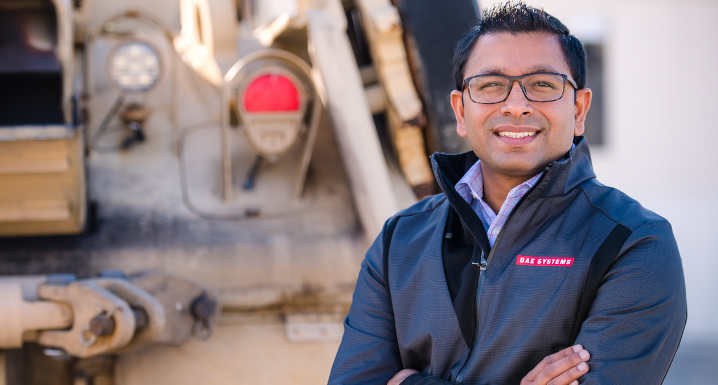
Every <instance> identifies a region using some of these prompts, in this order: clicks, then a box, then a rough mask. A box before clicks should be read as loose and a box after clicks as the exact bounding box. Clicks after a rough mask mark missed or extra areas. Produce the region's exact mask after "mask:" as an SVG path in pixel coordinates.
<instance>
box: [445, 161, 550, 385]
mask: <svg viewBox="0 0 718 385" xmlns="http://www.w3.org/2000/svg"><path fill="white" fill-rule="evenodd" d="M553 163H554V162H551V163H549V164H548V166H546V171H545V172H544V173H543V174H541V176H540V177H539V179H538V180H537V181H536V184H534V185H533V187H531V189H529V191H527V192H526V194H524V196H522V197H521V199H519V201H518V203H516V206H514V209H513V210H511V214H509V216H508V218H506V222H505V223H504V226H503V227H502V228H501V231H500V232H499V235H498V236H497V237H496V242H494V247H492V248H491V251H490V252H489V256H488V258H486V259H484V251H483V250H481V261H480V262H479V263H475V262H472V264H473V265H478V266H479V281H478V283H477V285H476V301H475V302H474V317H475V318H476V324H475V325H476V326H475V329H476V332H475V333H474V339H473V343H472V344H471V349H470V350H469V356H468V357H467V358H466V361H464V365H463V366H461V370H459V375H458V376H456V382H457V383H461V381H462V380H463V379H464V374H465V373H466V369H467V368H468V366H469V362H470V361H471V358H472V357H473V356H474V351H475V350H476V343H477V342H478V339H479V305H480V302H479V301H481V289H482V287H483V286H484V276H485V275H486V269H487V268H488V267H489V262H490V261H491V257H492V256H493V255H494V250H496V244H498V243H499V241H500V240H501V238H502V237H503V235H504V230H505V229H506V227H507V226H508V225H509V221H511V218H513V216H514V213H515V212H516V211H518V209H519V207H520V206H521V204H522V203H523V202H524V200H526V197H528V196H529V194H530V193H531V192H532V191H533V190H534V189H535V188H536V187H537V186H538V185H539V184H541V181H542V180H543V178H544V177H545V176H546V174H547V173H548V171H549V170H550V169H551V166H553Z"/></svg>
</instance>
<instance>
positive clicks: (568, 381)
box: [387, 345, 591, 385]
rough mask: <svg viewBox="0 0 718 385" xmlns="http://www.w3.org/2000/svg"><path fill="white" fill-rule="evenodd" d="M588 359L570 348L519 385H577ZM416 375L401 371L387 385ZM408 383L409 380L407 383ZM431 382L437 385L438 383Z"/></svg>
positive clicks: (576, 348) (578, 348) (577, 347)
mask: <svg viewBox="0 0 718 385" xmlns="http://www.w3.org/2000/svg"><path fill="white" fill-rule="evenodd" d="M590 358H591V355H590V354H589V353H588V351H587V350H585V349H584V348H583V347H582V346H581V345H574V346H570V347H568V348H566V349H563V350H561V351H560V352H558V353H554V354H552V355H550V356H547V357H546V358H544V359H543V360H541V362H540V363H539V364H538V365H536V367H535V368H533V370H531V371H530V372H529V374H527V375H526V377H524V378H523V380H521V385H578V379H579V378H580V377H581V376H583V375H584V374H586V372H588V364H586V361H588V360H589V359H590ZM418 373H419V372H418V371H416V370H414V369H403V370H401V371H400V372H399V373H397V374H396V375H394V377H392V378H391V380H389V382H388V383H387V385H400V384H402V383H404V380H406V379H407V378H409V377H411V376H412V375H413V374H417V376H415V378H417V379H418V378H419V376H418ZM423 378H424V377H421V379H423ZM409 381H411V379H410V380H408V381H407V383H408V382H409ZM412 382H414V381H412ZM427 382H429V381H427ZM433 382H436V383H439V381H433ZM442 382H443V381H442ZM404 385H407V384H406V383H404ZM422 385H423V384H422ZM427 385H428V384H427Z"/></svg>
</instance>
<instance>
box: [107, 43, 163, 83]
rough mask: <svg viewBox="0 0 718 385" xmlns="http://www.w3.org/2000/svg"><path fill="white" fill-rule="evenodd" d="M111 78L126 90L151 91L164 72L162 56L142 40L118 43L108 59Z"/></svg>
mask: <svg viewBox="0 0 718 385" xmlns="http://www.w3.org/2000/svg"><path fill="white" fill-rule="evenodd" d="M108 72H109V75H110V79H112V82H113V83H115V85H116V86H117V87H119V88H120V89H121V90H122V91H125V92H144V91H149V90H150V89H151V88H152V87H154V86H155V84H157V81H158V80H159V78H160V73H161V72H162V63H161V61H160V56H159V55H158V54H157V51H155V49H154V48H152V46H150V45H149V44H147V43H144V42H140V41H128V42H124V43H122V44H120V45H118V46H117V47H116V48H115V50H114V51H113V52H112V53H111V54H110V58H109V60H108Z"/></svg>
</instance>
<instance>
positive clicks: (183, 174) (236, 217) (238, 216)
mask: <svg viewBox="0 0 718 385" xmlns="http://www.w3.org/2000/svg"><path fill="white" fill-rule="evenodd" d="M210 124H212V125H219V122H217V121H209V122H202V123H197V124H193V125H191V126H189V127H187V128H185V129H184V130H182V132H181V133H180V136H179V138H178V141H179V146H178V147H179V149H178V150H179V173H180V187H181V191H182V203H184V205H185V207H186V208H187V210H189V211H190V212H191V213H192V214H194V215H196V216H198V217H200V218H203V219H209V220H218V221H241V220H247V219H278V218H286V217H290V216H295V215H298V214H301V213H304V212H306V211H309V210H310V209H311V208H312V207H314V205H315V204H316V203H317V191H316V189H315V188H314V187H313V184H312V183H306V184H305V185H306V186H307V190H308V192H309V196H310V198H309V203H308V204H307V205H306V206H304V207H301V208H298V209H295V210H289V211H285V212H283V213H261V212H260V213H248V212H247V211H245V212H242V213H237V212H235V213H228V214H221V213H209V212H205V211H202V210H200V209H199V208H197V207H195V206H194V205H193V204H192V202H191V201H190V199H189V188H188V186H187V185H188V184H187V168H186V165H185V158H184V141H185V139H186V138H187V137H188V136H189V135H191V134H193V133H196V132H198V131H201V130H205V129H208V128H213V127H211V126H209V125H210ZM312 177H313V176H312V173H307V180H309V179H310V178H312Z"/></svg>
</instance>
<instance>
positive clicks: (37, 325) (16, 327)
mask: <svg viewBox="0 0 718 385" xmlns="http://www.w3.org/2000/svg"><path fill="white" fill-rule="evenodd" d="M45 279H46V277H45V276H23V277H20V276H18V277H3V278H2V279H0V309H2V311H0V349H19V348H21V347H22V344H23V334H24V333H25V332H27V331H30V332H34V331H36V330H41V329H63V328H66V327H69V326H70V325H72V316H73V313H72V310H71V309H70V307H69V306H67V305H66V304H63V303H53V302H39V301H37V298H36V294H37V293H36V289H37V285H39V284H40V283H42V282H44V281H45Z"/></svg>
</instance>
